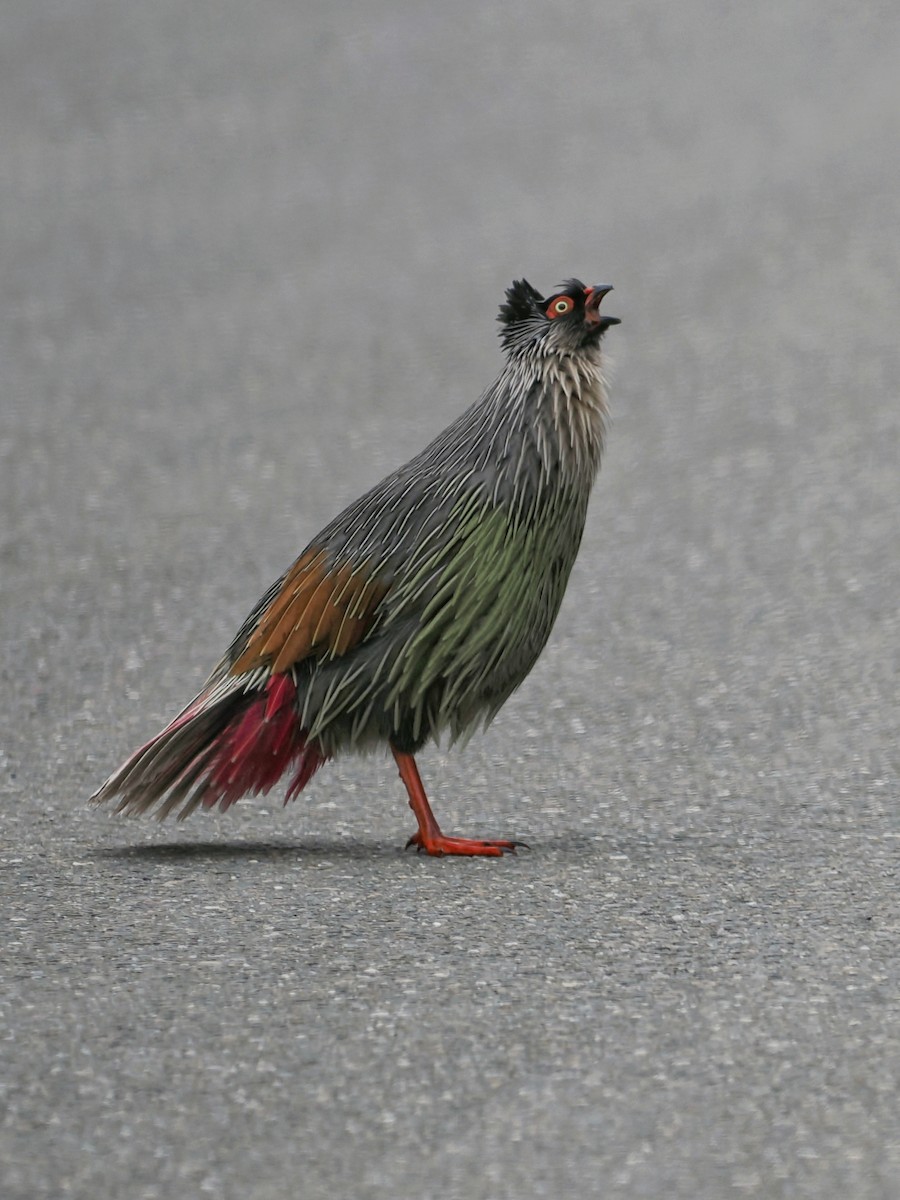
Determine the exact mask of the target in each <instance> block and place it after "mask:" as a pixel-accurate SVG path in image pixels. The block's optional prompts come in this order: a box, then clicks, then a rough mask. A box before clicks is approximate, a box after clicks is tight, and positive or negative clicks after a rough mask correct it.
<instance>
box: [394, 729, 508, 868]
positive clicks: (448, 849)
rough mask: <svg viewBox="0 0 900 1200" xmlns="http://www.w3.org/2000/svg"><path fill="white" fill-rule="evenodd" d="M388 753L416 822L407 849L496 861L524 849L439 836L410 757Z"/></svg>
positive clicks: (417, 769)
mask: <svg viewBox="0 0 900 1200" xmlns="http://www.w3.org/2000/svg"><path fill="white" fill-rule="evenodd" d="M391 753H392V754H393V756H394V760H395V762H396V763H397V767H398V768H399V770H400V778H401V779H402V780H403V782H404V784H405V785H406V790H407V792H408V793H409V807H410V808H411V809H412V810H413V812H414V813H415V815H416V820H417V821H418V822H419V830H418V833H414V834H413V835H412V837H411V838H410V839H409V841H408V842H407V843H406V844H407V846H416V847H417V848H418V849H419V850H420V851H421V850H424V851H425V853H426V854H436V855H441V854H467V855H484V856H487V857H489V858H500V857H501V856H502V854H503V853H504V851H506V850H509V851H511V853H513V854H515V852H516V846H524V845H525V843H524V842H504V841H499V840H498V839H496V838H491V839H489V840H488V841H484V842H482V841H478V840H477V839H475V838H457V837H447V836H446V834H443V833H441V829H440V826H439V825H438V823H437V821H436V820H435V816H434V813H433V812H432V811H431V805H430V804H429V803H428V797H427V796H426V795H425V788H424V787H423V786H422V780H421V778H420V776H419V768H418V767H417V766H416V760H415V759H414V758H413V756H412V755H411V754H406V753H404V751H402V750H398V749H397V748H396V746H393V745H392V746H391Z"/></svg>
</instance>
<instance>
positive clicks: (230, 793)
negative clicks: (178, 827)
mask: <svg viewBox="0 0 900 1200" xmlns="http://www.w3.org/2000/svg"><path fill="white" fill-rule="evenodd" d="M326 757H327V756H326V755H325V754H323V753H322V750H321V749H320V747H319V746H318V744H317V743H316V742H315V741H312V742H311V741H309V740H308V739H307V736H306V733H305V731H304V730H303V729H302V728H301V727H300V720H299V715H298V708H297V689H296V687H295V685H294V682H293V680H292V678H291V676H290V675H275V676H273V677H272V678H270V679H269V680H268V681H267V682H266V685H265V687H264V688H263V689H262V690H261V691H260V690H251V691H246V690H245V688H244V685H243V684H242V682H241V680H240V678H229V679H225V680H222V681H220V682H218V683H217V684H215V685H214V686H212V687H210V688H208V689H207V690H206V691H203V692H201V693H200V695H199V696H197V697H196V698H195V699H194V700H192V701H191V703H190V704H189V705H188V706H187V708H186V709H184V711H183V712H181V713H179V714H178V716H177V717H176V718H175V720H174V721H173V722H172V723H171V725H168V726H166V728H165V729H163V730H162V731H161V732H160V733H158V734H157V735H156V737H154V738H151V739H150V741H149V742H147V743H146V745H144V746H141V747H140V749H138V750H136V751H135V753H134V754H132V756H131V757H130V758H129V759H128V760H127V762H124V763H123V764H122V766H121V767H119V769H118V770H117V771H115V772H114V773H113V774H112V775H110V777H109V779H107V781H106V782H105V783H104V784H103V786H102V787H101V788H99V789H98V791H96V792H95V793H94V795H93V796H92V797H91V803H92V804H102V803H104V802H105V801H107V800H111V799H113V798H114V797H118V798H119V800H118V804H117V805H116V812H121V813H128V814H136V813H144V812H149V811H150V810H151V809H153V808H156V815H157V817H158V818H159V819H160V820H163V819H164V818H165V817H167V816H169V814H170V813H173V812H176V811H177V812H178V819H179V820H183V819H184V818H185V817H186V816H188V815H189V814H190V813H192V812H193V811H194V809H195V808H197V807H198V806H199V805H201V804H202V805H203V807H204V808H213V807H215V806H216V805H218V806H219V808H220V809H221V810H222V812H224V811H225V810H226V809H227V808H229V807H230V806H231V805H232V804H234V803H235V801H237V800H239V799H240V798H241V796H245V795H258V794H259V793H265V792H268V791H269V790H270V789H271V788H273V787H274V786H275V784H276V783H277V782H278V780H279V779H281V777H282V776H283V775H284V774H285V773H286V772H287V771H289V770H293V776H292V778H291V781H290V785H289V788H288V793H287V796H286V799H285V803H287V800H291V799H293V798H294V797H295V796H296V795H297V793H298V792H299V791H301V789H302V788H304V787H305V786H306V784H307V783H308V782H309V781H310V779H311V778H312V776H313V775H314V774H315V772H316V771H317V770H318V768H319V767H320V766H321V765H322V763H323V762H325V759H326Z"/></svg>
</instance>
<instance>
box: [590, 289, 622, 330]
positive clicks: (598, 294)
mask: <svg viewBox="0 0 900 1200" xmlns="http://www.w3.org/2000/svg"><path fill="white" fill-rule="evenodd" d="M611 291H612V286H611V285H610V284H608V283H598V284H597V285H596V286H595V287H589V288H588V289H587V299H586V300H585V302H584V319H585V321H586V322H587V323H588V325H593V326H595V327H598V328H599V332H600V333H603V332H605V331H606V330H607V329H609V327H610V325H621V324H622V322H621V321H620V320H619V318H618V317H601V316H600V301H601V300H602V299H603V297H604V296H605V295H606V293H607V292H611Z"/></svg>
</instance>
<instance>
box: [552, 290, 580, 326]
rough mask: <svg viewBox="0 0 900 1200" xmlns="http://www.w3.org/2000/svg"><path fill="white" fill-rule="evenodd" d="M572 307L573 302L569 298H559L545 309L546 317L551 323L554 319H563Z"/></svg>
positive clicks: (573, 305)
mask: <svg viewBox="0 0 900 1200" xmlns="http://www.w3.org/2000/svg"><path fill="white" fill-rule="evenodd" d="M574 307H575V301H574V300H573V299H572V297H571V296H560V297H559V299H558V300H553V301H551V303H550V307H549V308H548V309H547V316H548V317H549V318H550V320H551V321H552V320H553V318H554V317H564V316H565V315H566V313H569V312H571V311H572V309H573V308H574Z"/></svg>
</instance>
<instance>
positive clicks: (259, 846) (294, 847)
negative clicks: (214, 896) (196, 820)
mask: <svg viewBox="0 0 900 1200" xmlns="http://www.w3.org/2000/svg"><path fill="white" fill-rule="evenodd" d="M608 851H609V846H608V845H607V844H606V840H605V839H604V838H596V837H587V836H585V835H584V834H576V833H572V834H570V835H565V834H563V835H557V836H554V837H549V838H543V839H540V840H538V839H535V840H534V841H533V842H531V843H529V844H528V845H525V844H524V843H522V844H521V845H520V847H519V852H518V853H517V854H516V855H515V856H512V855H504V858H506V859H512V858H515V859H516V860H519V861H523V862H524V861H527V860H529V859H534V858H545V857H556V856H557V855H558V854H561V855H563V856H567V855H569V856H572V857H575V858H590V857H594V856H596V855H599V854H604V853H608ZM91 854H92V857H94V858H96V859H101V860H107V861H109V860H118V861H124V862H128V861H136V862H143V863H159V864H163V863H178V862H198V863H200V862H228V861H233V862H238V861H241V860H248V859H257V860H266V861H269V862H278V861H283V860H285V859H296V860H302V859H309V860H310V861H314V860H318V861H322V860H328V859H340V860H344V861H350V862H373V861H379V860H381V861H387V860H393V861H396V860H397V859H398V858H399V859H403V860H406V859H408V860H409V861H410V862H415V861H417V860H418V861H420V862H452V861H455V862H460V861H462V860H461V859H459V858H456V857H454V856H450V857H447V858H430V857H429V856H428V855H427V854H417V853H416V852H415V849H414V848H413V847H410V848H408V849H404V848H403V846H402V845H399V844H397V843H395V844H393V845H392V844H390V843H384V842H359V841H349V840H347V841H343V840H341V841H335V840H329V839H324V838H312V839H310V840H309V841H304V842H268V841H267V842H257V841H246V842H245V841H228V842H164V843H160V842H157V843H149V844H148V843H139V844H136V845H135V844H130V845H124V846H101V847H97V848H95V849H94V850H93V851H92V852H91ZM467 861H471V860H467Z"/></svg>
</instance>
